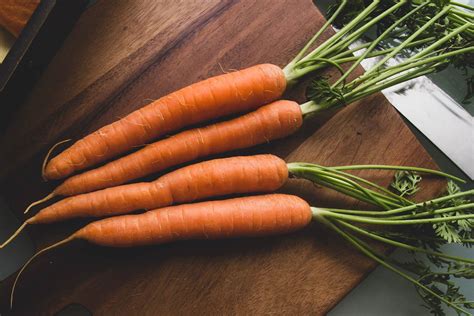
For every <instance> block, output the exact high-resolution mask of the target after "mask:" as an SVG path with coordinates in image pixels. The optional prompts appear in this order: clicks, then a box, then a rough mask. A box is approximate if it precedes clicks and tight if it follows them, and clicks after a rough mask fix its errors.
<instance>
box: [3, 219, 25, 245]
mask: <svg viewBox="0 0 474 316" xmlns="http://www.w3.org/2000/svg"><path fill="white" fill-rule="evenodd" d="M26 225H28V221H26V222H24V223H23V224H21V226H20V227H18V229H17V230H16V231H15V232H14V233H13V235H11V236H10V238H8V239H7V240H5V241H4V242H3V244H1V245H0V249H2V248H4V247H5V246H6V245H8V244H9V243H10V242H11V241H12V240H13V239H15V237H16V236H18V235H19V234H20V233H21V232H22V231H23V229H24V228H25V227H26Z"/></svg>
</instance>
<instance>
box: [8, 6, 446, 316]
mask: <svg viewBox="0 0 474 316" xmlns="http://www.w3.org/2000/svg"><path fill="white" fill-rule="evenodd" d="M116 3H119V4H120V5H118V6H114V5H113V4H116ZM146 3H150V2H147V1H125V0H123V1H119V2H117V1H113V0H102V1H99V2H98V3H97V5H95V6H93V7H91V8H90V9H89V10H88V11H87V12H86V13H85V15H84V16H83V17H82V18H81V20H80V21H79V23H78V24H77V26H76V28H75V30H74V31H73V33H72V35H71V36H70V37H69V39H68V42H67V43H66V45H65V47H63V49H62V50H61V51H60V52H59V53H58V55H57V56H56V58H55V60H54V61H53V63H52V64H51V66H50V69H49V70H48V72H47V73H46V74H45V76H44V78H43V79H42V82H41V85H40V87H39V88H37V89H35V91H34V92H33V93H32V95H31V96H30V98H29V101H28V102H27V103H26V104H25V106H24V107H23V108H22V110H21V111H20V112H19V113H18V114H17V116H16V119H15V121H14V122H13V124H12V127H11V128H10V131H9V133H8V134H7V136H6V138H5V141H4V148H5V150H6V152H7V153H8V154H7V155H4V156H3V157H4V158H3V159H5V160H4V161H6V160H11V157H17V158H18V159H16V158H15V160H18V161H16V162H15V163H12V165H13V166H12V168H11V169H10V170H15V173H14V176H10V177H7V178H6V179H8V180H6V181H3V186H2V193H3V194H4V195H5V196H6V197H7V199H8V200H7V202H8V203H9V205H10V206H11V207H12V208H13V209H14V210H16V211H18V212H20V211H21V210H22V209H23V207H24V206H25V205H26V204H28V203H29V202H30V201H31V200H34V199H36V198H38V197H40V196H41V195H42V194H44V193H46V192H47V191H49V190H50V189H51V187H52V185H53V184H45V183H41V182H40V179H39V170H40V165H41V157H42V155H43V154H44V153H45V150H46V148H47V147H49V146H50V145H51V144H52V143H54V142H55V141H56V140H58V139H61V138H67V137H71V136H72V137H76V138H77V137H80V136H81V135H84V133H87V132H90V131H92V130H94V129H96V128H97V127H99V126H102V125H103V124H106V123H109V122H111V121H113V120H114V119H116V117H118V116H122V115H124V114H126V113H128V112H130V111H132V110H134V109H136V108H138V107H139V106H141V105H143V104H145V103H146V99H155V98H158V97H159V96H162V95H164V94H166V93H168V92H170V91H173V90H175V89H177V88H180V87H182V86H184V85H187V84H189V83H192V82H195V81H197V80H200V79H202V78H205V77H208V76H211V75H215V74H218V73H221V72H222V69H221V67H222V68H223V69H225V70H230V69H237V68H242V67H246V66H249V65H252V64H256V63H260V62H272V63H275V64H278V65H284V64H285V62H288V60H289V59H290V58H291V56H293V55H294V54H295V53H296V52H297V50H298V47H301V46H302V45H303V43H304V42H305V41H306V40H307V39H308V38H309V37H310V35H311V34H312V33H313V32H314V31H315V30H316V29H318V27H320V26H321V25H322V24H323V23H324V19H323V17H322V16H321V14H320V13H319V12H318V11H317V10H316V8H315V7H314V6H313V4H312V3H311V1H310V0H291V1H270V0H268V1H263V0H242V1H232V2H213V1H205V2H198V1H183V2H176V3H175V2H173V3H172V4H171V3H169V2H161V1H158V2H154V3H156V8H153V9H151V8H150V7H149V6H147V5H146ZM196 3H199V6H198V8H196V7H194V8H193V5H195V4H196ZM190 8H193V9H190ZM104 9H107V10H108V11H107V18H101V17H102V16H103V11H102V10H104ZM143 11H146V12H143ZM164 11H166V13H164ZM124 12H126V13H124ZM138 16H146V17H147V19H139V18H138ZM148 19H152V20H153V21H155V22H153V25H154V26H155V27H156V28H160V29H161V26H162V25H164V24H166V23H168V25H170V27H168V28H165V29H161V31H157V29H155V28H154V27H151V26H150V27H149V29H148V30H149V31H147V33H148V32H149V34H146V35H145V34H142V33H143V30H144V29H146V27H145V26H143V27H140V26H139V25H135V26H134V27H133V28H131V29H129V32H131V33H130V34H128V35H127V36H121V34H122V33H123V30H122V28H123V25H132V24H134V23H137V24H140V25H141V24H146V25H148V24H147V20H148ZM167 19H169V20H171V21H166V22H165V21H164V20H167ZM110 20H113V21H114V23H112V22H110ZM191 20H192V21H191ZM99 21H100V22H99ZM98 24H100V25H98ZM104 25H107V28H105V26H104ZM174 25H177V27H176V29H179V30H175V28H174V27H172V26H174ZM101 27H104V30H106V31H103V32H100V31H98V32H93V30H95V29H98V30H100V29H101ZM328 34H329V33H328ZM328 34H326V36H328ZM141 36H143V38H142V39H141V40H140V41H141V42H140V43H139V44H137V43H135V41H136V40H137V38H141ZM105 38H109V42H108V44H107V45H105V44H103V45H102V46H100V49H94V50H92V49H89V50H88V49H81V46H82V45H84V43H85V42H88V41H89V42H92V43H100V42H102V39H105ZM133 43H135V44H133ZM133 45H135V48H134V49H132V50H128V48H129V47H131V46H133ZM111 48H114V49H115V50H119V51H120V50H122V49H125V50H127V53H125V52H123V51H122V52H117V53H116V54H115V53H114V54H110V55H109V53H110V52H111V51H112V52H115V51H114V50H111ZM68 55H69V56H68ZM107 56H110V59H113V61H108V60H106V59H107ZM68 57H70V58H69V59H68ZM72 57H73V58H72ZM95 58H101V59H102V62H97V61H96V60H95ZM66 60H72V61H73V64H71V65H68V64H67V63H66ZM89 63H93V64H94V65H93V66H92V65H89ZM105 65H106V66H105ZM64 69H68V71H67V72H65V71H64ZM69 69H71V70H69ZM81 69H85V70H84V74H80V73H81ZM86 69H87V70H86ZM359 71H361V70H360V69H359ZM59 90H61V91H59ZM288 97H292V98H296V99H300V98H301V95H299V93H298V92H295V93H294V94H292V95H289V96H288ZM35 103H36V105H35ZM35 119H36V120H37V121H38V122H32V121H34V120H35ZM29 122H30V123H29ZM33 123H34V124H33ZM323 123H324V124H323ZM19 126H22V127H21V128H20V127H19ZM255 152H272V153H276V154H279V155H280V156H282V157H286V159H287V160H288V161H305V162H317V163H320V164H326V165H342V164H351V163H385V164H407V165H417V166H424V167H435V165H434V164H433V162H432V161H431V159H430V158H429V156H428V155H427V154H426V152H425V151H424V150H423V148H422V147H421V146H420V144H419V143H418V142H417V140H416V139H415V137H414V136H413V134H412V133H411V132H410V131H409V129H408V128H407V127H406V126H405V125H404V123H403V121H402V120H401V118H400V117H399V116H398V114H397V112H396V111H395V110H394V109H393V108H392V107H391V105H390V104H389V103H388V101H387V100H386V99H385V98H384V97H383V96H382V95H381V94H378V95H375V96H373V97H370V98H367V99H365V100H363V101H361V102H358V103H357V104H353V105H351V106H348V107H346V108H345V109H343V110H342V111H339V112H337V113H330V114H327V115H325V116H322V117H320V118H317V119H312V120H308V121H306V122H305V126H304V128H303V129H302V130H301V131H300V132H299V133H297V134H296V135H294V136H293V137H290V138H288V139H286V140H282V141H278V142H274V143H272V144H268V145H264V146H260V147H258V148H255V149H252V150H248V151H242V152H239V154H243V153H255ZM8 157H10V158H8ZM5 174H6V173H5ZM359 174H362V175H364V176H367V177H369V178H371V179H374V180H376V181H378V182H380V183H382V184H384V185H386V184H388V181H389V177H388V173H387V172H380V173H374V172H360V173H359ZM431 184H432V185H431V186H429V190H426V191H425V192H424V194H426V195H429V194H433V193H438V192H439V191H440V188H441V184H440V183H439V182H436V181H431ZM282 191H283V192H287V193H295V194H298V195H300V196H302V197H304V198H306V199H308V201H310V202H311V203H313V204H314V205H319V206H328V205H332V206H334V207H348V208H351V207H352V208H353V207H357V206H361V207H367V206H362V205H359V204H358V203H356V202H354V201H353V200H351V199H349V198H345V197H343V196H341V195H340V194H337V193H333V192H330V191H328V190H325V189H321V188H317V187H314V186H313V185H311V184H310V183H308V182H306V181H296V180H291V181H290V183H289V184H288V185H287V186H286V187H285V188H284V189H283V190H282ZM83 224H84V221H76V222H70V223H64V224H57V225H51V226H47V227H44V226H43V227H36V228H32V229H30V230H29V231H30V232H31V233H32V235H33V236H34V238H35V240H36V241H37V243H38V245H39V246H40V247H41V246H43V245H45V244H48V243H50V242H51V241H52V240H57V239H58V238H59V237H60V236H61V235H62V236H64V235H65V234H66V233H70V232H71V231H73V230H74V229H75V228H77V227H79V226H81V225H83ZM374 266H375V265H374V263H373V262H372V261H370V260H368V259H367V258H365V257H363V256H362V255H360V254H358V253H357V252H356V251H355V250H353V249H351V248H350V246H348V245H346V244H345V243H344V241H342V240H340V239H339V238H337V236H335V235H334V234H333V233H332V232H329V231H327V230H325V229H324V228H323V227H321V226H319V225H312V226H311V227H309V228H308V229H306V230H304V231H302V232H299V233H295V234H291V235H287V236H281V237H272V238H261V239H237V240H225V241H189V242H180V243H175V244H170V245H163V246H156V247H144V248H137V249H107V248H100V247H94V246H89V245H86V244H84V243H80V242H76V243H74V244H72V245H70V246H68V247H65V248H63V249H60V250H57V251H55V252H53V253H51V254H49V255H46V256H44V257H43V258H39V259H38V260H37V261H36V262H35V263H34V264H33V265H32V266H31V267H30V269H29V270H27V271H26V273H25V274H24V275H23V279H22V281H21V283H20V285H19V288H18V293H17V294H18V295H17V300H16V302H17V304H16V305H15V310H14V312H13V314H18V315H32V314H34V315H51V314H54V313H55V312H56V311H58V310H61V309H62V308H63V307H64V306H66V305H68V304H70V303H79V304H82V305H84V306H85V307H86V308H88V309H90V310H91V311H92V312H93V314H94V315H137V314H139V315H174V314H176V315H183V314H204V315H208V314H210V315H215V314H225V315H249V314H250V315H254V314H278V315H291V314H311V315H323V314H325V313H327V311H328V310H329V309H331V308H332V307H333V306H334V305H335V304H336V303H337V302H338V301H339V300H341V299H342V297H344V295H346V294H347V293H348V292H349V291H350V290H351V289H352V288H353V287H354V286H355V285H356V284H358V283H359V282H360V281H361V280H362V279H363V278H364V276H365V275H366V274H367V273H368V272H370V271H371V269H373V268H374ZM10 285H11V278H10V279H8V280H7V281H5V282H2V284H1V287H0V293H1V302H0V307H1V309H0V310H6V308H7V307H6V306H7V297H8V291H9V289H10V288H9V287H10Z"/></svg>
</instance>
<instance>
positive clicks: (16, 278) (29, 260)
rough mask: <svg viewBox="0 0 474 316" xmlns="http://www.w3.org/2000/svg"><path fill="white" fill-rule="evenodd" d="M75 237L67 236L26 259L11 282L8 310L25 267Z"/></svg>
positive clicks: (11, 305) (11, 307)
mask: <svg viewBox="0 0 474 316" xmlns="http://www.w3.org/2000/svg"><path fill="white" fill-rule="evenodd" d="M74 238H76V237H75V235H71V236H69V237H68V238H66V239H63V240H61V241H58V242H57V243H55V244H52V245H50V246H48V247H46V248H43V249H41V250H40V251H38V252H37V253H35V254H34V255H33V256H32V257H31V258H30V259H28V261H26V263H25V264H24V265H23V267H21V269H20V271H18V274H17V275H16V277H15V281H13V286H12V291H11V293H10V310H12V309H13V298H14V295H15V288H16V285H17V283H18V280H19V279H20V275H21V274H22V273H23V271H25V269H26V267H27V266H28V265H29V264H30V263H31V262H32V261H33V260H34V259H35V258H36V257H38V256H39V255H41V254H42V253H45V252H47V251H49V250H51V249H54V248H57V247H59V246H61V245H63V244H65V243H68V242H70V241H71V240H73V239H74Z"/></svg>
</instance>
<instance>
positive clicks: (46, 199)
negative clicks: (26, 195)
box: [23, 191, 56, 214]
mask: <svg viewBox="0 0 474 316" xmlns="http://www.w3.org/2000/svg"><path fill="white" fill-rule="evenodd" d="M55 196H56V193H54V191H53V192H51V193H50V194H48V195H47V196H45V197H44V198H42V199H41V200H38V201H36V202H33V203H31V204H30V205H28V207H27V208H26V210H25V211H24V212H23V214H26V213H28V212H29V211H30V210H31V208H33V207H34V206H36V205H38V204H41V203H43V202H46V201H48V200H51V199H52V198H53V197H55Z"/></svg>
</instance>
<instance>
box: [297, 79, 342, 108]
mask: <svg viewBox="0 0 474 316" xmlns="http://www.w3.org/2000/svg"><path fill="white" fill-rule="evenodd" d="M344 92H345V89H344V87H342V88H339V87H334V88H332V87H331V84H330V83H329V78H327V77H323V76H316V77H315V78H314V79H313V80H312V81H311V83H310V85H309V86H308V87H307V88H306V97H307V98H308V99H309V100H312V101H314V102H316V103H317V104H321V105H323V104H326V103H331V104H334V103H338V104H339V105H340V106H343V105H346V102H345V98H344Z"/></svg>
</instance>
